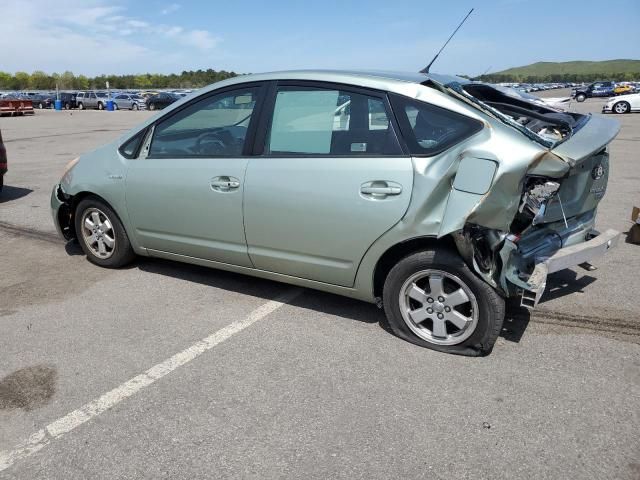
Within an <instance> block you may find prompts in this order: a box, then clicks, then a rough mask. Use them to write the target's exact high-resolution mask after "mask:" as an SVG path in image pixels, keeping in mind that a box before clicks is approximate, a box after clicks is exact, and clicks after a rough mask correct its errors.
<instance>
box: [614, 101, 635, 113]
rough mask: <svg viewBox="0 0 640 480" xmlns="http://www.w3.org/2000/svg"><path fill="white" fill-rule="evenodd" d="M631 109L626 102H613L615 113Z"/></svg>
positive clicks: (626, 111)
mask: <svg viewBox="0 0 640 480" xmlns="http://www.w3.org/2000/svg"><path fill="white" fill-rule="evenodd" d="M629 110H631V105H629V104H628V103H627V102H617V103H614V104H613V111H614V112H616V113H628V112H629Z"/></svg>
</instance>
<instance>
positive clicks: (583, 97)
mask: <svg viewBox="0 0 640 480" xmlns="http://www.w3.org/2000/svg"><path fill="white" fill-rule="evenodd" d="M586 99H587V96H586V95H585V94H584V93H579V94H577V95H576V101H577V102H584V101H585V100H586Z"/></svg>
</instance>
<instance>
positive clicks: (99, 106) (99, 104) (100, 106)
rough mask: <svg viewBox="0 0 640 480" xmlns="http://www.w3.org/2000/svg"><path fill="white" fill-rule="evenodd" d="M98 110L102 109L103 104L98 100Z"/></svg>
mask: <svg viewBox="0 0 640 480" xmlns="http://www.w3.org/2000/svg"><path fill="white" fill-rule="evenodd" d="M98 110H104V105H103V104H102V102H98Z"/></svg>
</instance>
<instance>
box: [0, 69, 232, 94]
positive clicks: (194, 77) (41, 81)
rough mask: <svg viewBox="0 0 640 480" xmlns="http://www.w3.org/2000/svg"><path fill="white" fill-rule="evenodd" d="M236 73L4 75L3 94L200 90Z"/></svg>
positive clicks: (0, 85) (0, 79)
mask: <svg viewBox="0 0 640 480" xmlns="http://www.w3.org/2000/svg"><path fill="white" fill-rule="evenodd" d="M236 75H238V74H237V73H235V72H227V71H225V70H220V71H216V70H212V69H208V70H189V71H183V72H182V73H180V74H175V73H172V74H169V75H164V74H161V73H145V74H138V75H99V76H97V77H87V76H85V75H74V74H73V72H69V71H66V72H63V73H51V74H48V73H45V72H42V71H40V70H37V71H35V72H33V73H30V74H29V73H27V72H16V73H13V74H11V73H7V72H1V71H0V90H55V89H56V86H57V87H58V88H59V89H60V90H87V89H103V88H106V82H109V86H110V87H111V88H117V89H129V88H136V89H145V88H199V87H203V86H205V85H209V84H211V83H214V82H218V81H220V80H225V79H227V78H231V77H235V76H236Z"/></svg>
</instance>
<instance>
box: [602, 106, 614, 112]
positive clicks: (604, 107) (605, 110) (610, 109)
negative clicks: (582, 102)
mask: <svg viewBox="0 0 640 480" xmlns="http://www.w3.org/2000/svg"><path fill="white" fill-rule="evenodd" d="M611 112H613V108H612V107H610V106H608V105H603V107H602V113H611Z"/></svg>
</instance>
